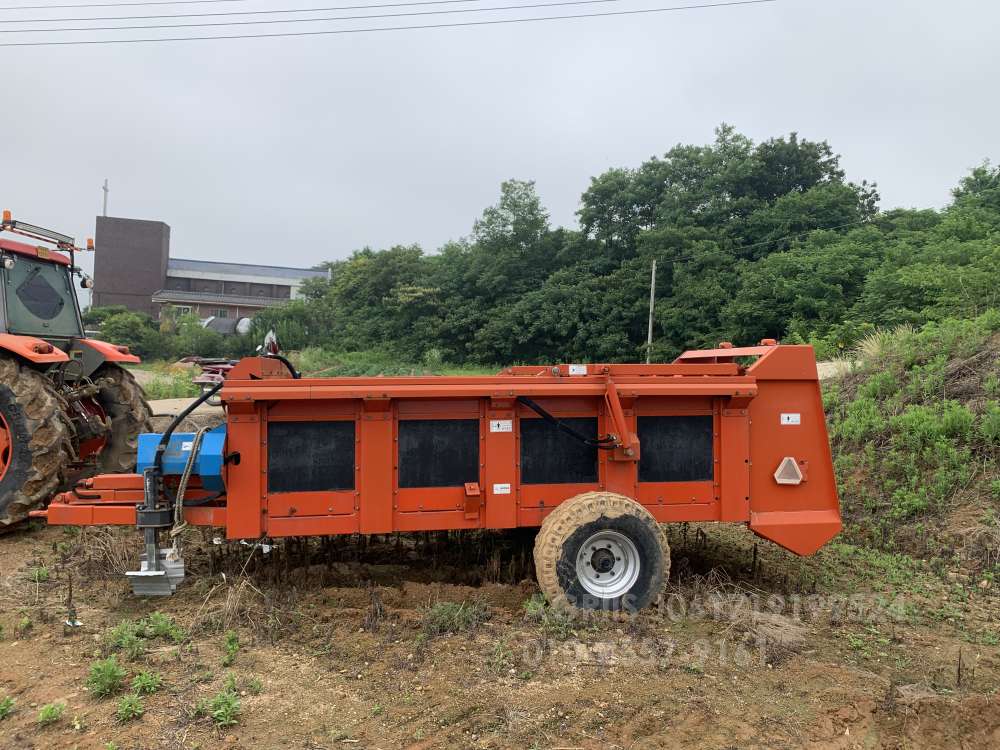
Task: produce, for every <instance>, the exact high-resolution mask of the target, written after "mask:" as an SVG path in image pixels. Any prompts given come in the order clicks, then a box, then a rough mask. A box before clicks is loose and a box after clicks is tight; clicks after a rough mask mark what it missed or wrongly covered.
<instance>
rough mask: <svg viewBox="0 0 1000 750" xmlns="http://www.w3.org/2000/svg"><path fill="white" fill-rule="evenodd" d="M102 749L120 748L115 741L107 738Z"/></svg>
mask: <svg viewBox="0 0 1000 750" xmlns="http://www.w3.org/2000/svg"><path fill="white" fill-rule="evenodd" d="M104 750H121V747H119V745H118V743H117V742H111V741H110V740H109V741H108V742H105V743H104Z"/></svg>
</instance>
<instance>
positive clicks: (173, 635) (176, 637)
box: [146, 612, 187, 643]
mask: <svg viewBox="0 0 1000 750" xmlns="http://www.w3.org/2000/svg"><path fill="white" fill-rule="evenodd" d="M146 629H147V631H148V633H149V637H150V638H168V639H170V640H172V641H173V642H174V643H180V642H181V641H183V640H184V639H185V638H187V633H185V632H184V628H182V627H181V626H180V625H178V624H177V623H176V622H174V621H173V619H172V618H170V617H168V616H167V615H165V614H163V613H162V612H153V613H152V614H151V615H150V616H149V617H147V618H146Z"/></svg>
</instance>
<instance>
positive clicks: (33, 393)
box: [0, 356, 75, 527]
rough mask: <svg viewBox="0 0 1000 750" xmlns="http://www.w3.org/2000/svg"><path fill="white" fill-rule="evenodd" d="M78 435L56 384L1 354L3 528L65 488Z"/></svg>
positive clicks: (0, 518)
mask: <svg viewBox="0 0 1000 750" xmlns="http://www.w3.org/2000/svg"><path fill="white" fill-rule="evenodd" d="M73 434H74V432H73V425H72V424H71V423H70V421H69V416H68V415H67V414H66V411H65V401H63V399H62V398H61V397H60V396H59V394H58V392H57V391H56V390H55V387H54V386H53V384H52V382H51V381H50V380H49V379H48V378H47V377H46V376H45V375H43V374H42V373H40V372H38V371H37V370H34V369H32V368H31V367H29V366H27V365H25V364H22V363H21V362H19V361H18V360H16V359H12V358H11V357H5V356H0V527H6V526H10V525H11V524H14V523H17V522H18V521H21V520H23V519H24V518H26V517H27V515H28V511H30V510H33V509H35V508H40V507H43V506H44V505H45V504H46V503H47V502H48V501H49V500H50V499H51V498H52V495H53V494H54V493H55V492H57V491H58V490H59V489H60V487H61V485H62V484H63V482H64V480H65V477H66V470H67V468H68V466H69V465H70V463H71V462H72V461H73V459H74V456H75V453H74V450H73V442H72V441H73Z"/></svg>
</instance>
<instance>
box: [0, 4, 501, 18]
mask: <svg viewBox="0 0 1000 750" xmlns="http://www.w3.org/2000/svg"><path fill="white" fill-rule="evenodd" d="M477 2H483V0H420V1H419V2H406V3H379V4H376V5H334V6H332V7H328V8H289V9H287V10H230V11H217V12H215V13H160V14H156V15H145V16H72V17H69V18H16V19H13V18H5V19H2V20H0V23H57V22H64V21H140V20H152V19H156V18H209V17H214V16H264V15H274V14H276V13H325V12H329V11H338V10H365V9H366V8H408V7H411V6H418V5H458V4H461V5H468V4H469V3H477Z"/></svg>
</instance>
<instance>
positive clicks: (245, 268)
mask: <svg viewBox="0 0 1000 750" xmlns="http://www.w3.org/2000/svg"><path fill="white" fill-rule="evenodd" d="M170 271H201V272H202V273H231V274H234V275H240V276H262V277H271V278H274V277H277V278H283V279H311V278H326V275H327V273H326V271H317V270H315V269H312V268H291V267H289V266H262V265H258V264H256V263H228V262H225V261H217V260H191V259H188V258H170V259H168V260H167V272H168V273H169V272H170Z"/></svg>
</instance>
